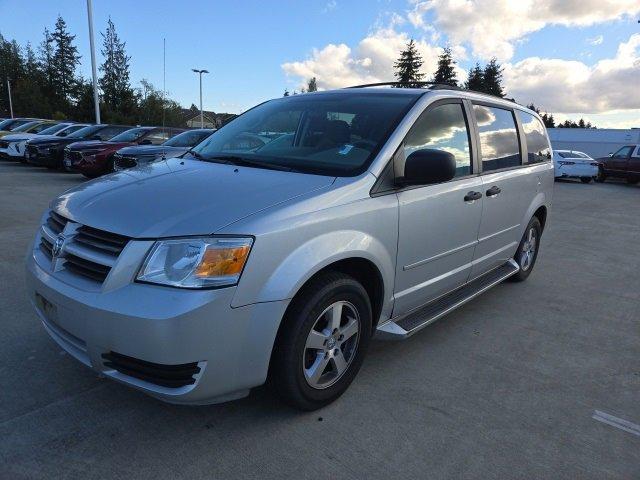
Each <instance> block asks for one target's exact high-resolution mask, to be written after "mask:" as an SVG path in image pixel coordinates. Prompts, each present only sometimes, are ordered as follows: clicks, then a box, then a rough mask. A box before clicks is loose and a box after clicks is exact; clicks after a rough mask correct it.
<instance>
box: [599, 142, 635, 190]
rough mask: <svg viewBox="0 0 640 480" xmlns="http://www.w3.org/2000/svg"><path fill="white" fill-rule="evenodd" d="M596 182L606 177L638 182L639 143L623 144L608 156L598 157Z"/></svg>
mask: <svg viewBox="0 0 640 480" xmlns="http://www.w3.org/2000/svg"><path fill="white" fill-rule="evenodd" d="M596 161H597V162H598V176H597V177H596V181H597V182H604V181H605V180H606V179H607V178H608V177H617V178H624V179H626V180H627V182H628V183H638V182H640V144H638V145H625V146H624V147H622V148H620V149H619V150H618V151H617V152H615V153H613V154H610V155H609V156H608V157H602V158H598V159H597V160H596Z"/></svg>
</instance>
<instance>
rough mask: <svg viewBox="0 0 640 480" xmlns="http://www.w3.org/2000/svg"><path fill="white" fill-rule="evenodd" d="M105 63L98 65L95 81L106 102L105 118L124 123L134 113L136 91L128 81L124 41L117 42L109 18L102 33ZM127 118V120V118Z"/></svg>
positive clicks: (127, 63) (118, 40) (118, 39)
mask: <svg viewBox="0 0 640 480" xmlns="http://www.w3.org/2000/svg"><path fill="white" fill-rule="evenodd" d="M101 35H102V43H103V49H102V50H101V53H102V56H103V57H104V62H103V63H102V65H100V72H102V77H100V79H99V80H98V83H99V85H100V89H101V90H102V99H103V101H104V103H105V108H106V112H105V114H106V118H108V119H110V121H114V122H115V121H118V122H126V121H127V119H128V118H131V117H132V116H134V115H135V108H136V103H137V98H136V93H135V91H134V90H133V88H131V83H130V81H129V75H130V74H129V61H130V60H131V57H129V56H127V53H126V51H125V46H126V43H125V42H122V41H120V37H119V36H118V34H117V33H116V27H115V25H114V24H113V21H111V18H109V21H108V22H107V31H106V33H101ZM129 121H130V120H129Z"/></svg>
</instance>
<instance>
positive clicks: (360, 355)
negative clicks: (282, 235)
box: [269, 273, 372, 410]
mask: <svg viewBox="0 0 640 480" xmlns="http://www.w3.org/2000/svg"><path fill="white" fill-rule="evenodd" d="M371 318H372V315H371V302H370V301H369V297H368V296H367V292H366V291H365V289H364V287H363V286H362V285H361V284H360V283H359V282H358V281H356V280H355V279H354V278H352V277H350V276H349V275H345V274H342V273H327V274H323V275H322V276H320V277H318V278H316V279H314V280H312V281H311V282H310V283H309V284H308V285H307V286H306V287H305V288H304V290H303V291H302V292H301V293H300V294H298V295H297V296H296V297H295V298H294V300H293V302H292V304H291V306H290V307H289V310H288V311H287V314H286V316H285V318H284V320H283V325H282V326H281V328H280V333H279V334H278V338H277V340H276V344H275V345H274V351H273V357H272V361H271V371H270V374H269V383H270V384H271V386H272V387H273V388H274V390H275V391H276V393H277V394H278V396H279V397H280V398H282V400H284V401H285V402H286V403H288V404H289V405H291V406H293V407H295V408H298V409H300V410H315V409H318V408H320V407H323V406H325V405H327V404H329V403H331V402H333V401H334V400H335V399H337V398H338V397H339V396H340V395H342V393H344V391H345V390H346V389H347V388H348V387H349V385H350V384H351V382H352V381H353V379H354V378H355V376H356V374H357V373H358V370H360V366H361V365H362V362H363V360H364V356H365V353H366V351H367V348H368V346H369V340H370V338H371Z"/></svg>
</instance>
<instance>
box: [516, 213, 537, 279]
mask: <svg viewBox="0 0 640 480" xmlns="http://www.w3.org/2000/svg"><path fill="white" fill-rule="evenodd" d="M541 235H542V225H540V220H538V217H533V218H532V219H531V220H530V221H529V225H527V228H526V230H525V231H524V235H523V236H522V240H520V245H518V250H517V251H516V254H515V255H514V257H513V258H514V260H515V261H516V262H518V266H519V267H520V271H519V272H518V273H516V274H515V275H513V276H511V277H509V278H510V280H512V281H514V282H523V281H525V280H526V279H527V277H529V275H530V274H531V271H532V270H533V267H534V266H535V264H536V259H537V258H538V250H539V249H540V237H541Z"/></svg>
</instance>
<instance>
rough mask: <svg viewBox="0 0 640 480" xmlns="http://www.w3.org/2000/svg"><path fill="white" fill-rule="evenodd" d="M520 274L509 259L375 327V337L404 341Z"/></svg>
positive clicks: (516, 266) (513, 262) (516, 265)
mask: <svg viewBox="0 0 640 480" xmlns="http://www.w3.org/2000/svg"><path fill="white" fill-rule="evenodd" d="M519 271H520V267H519V266H518V264H517V263H516V261H515V260H513V259H511V260H509V261H508V262H507V263H505V264H504V265H502V266H500V267H498V268H496V269H494V270H491V271H490V272H488V273H485V274H484V275H483V276H481V277H478V278H476V279H475V280H473V281H471V282H469V283H467V284H466V285H463V286H462V287H460V288H458V289H457V290H454V291H453V292H451V293H448V294H446V295H445V296H443V297H440V298H439V299H437V300H434V301H433V302H431V303H429V304H427V305H425V306H423V307H420V308H419V309H417V310H414V311H413V312H411V313H408V314H407V315H405V316H403V317H398V318H392V319H391V320H389V321H388V322H386V323H384V324H382V325H380V326H378V328H377V331H376V338H379V339H390V340H403V339H405V338H407V337H410V336H411V335H413V334H414V333H416V332H418V331H420V330H422V329H423V328H424V327H426V326H427V325H429V324H430V323H433V322H435V321H436V320H438V319H439V318H440V317H443V316H444V315H446V314H447V313H449V312H451V311H452V310H455V309H456V308H458V307H459V306H461V305H464V304H465V303H467V302H468V301H470V300H472V299H474V298H475V297H477V296H478V295H480V294H481V293H483V292H486V291H487V290H489V289H490V288H491V287H493V286H495V285H497V284H499V283H500V282H502V281H503V280H505V279H507V278H509V277H510V276H511V275H515V274H516V273H518V272H519Z"/></svg>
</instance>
